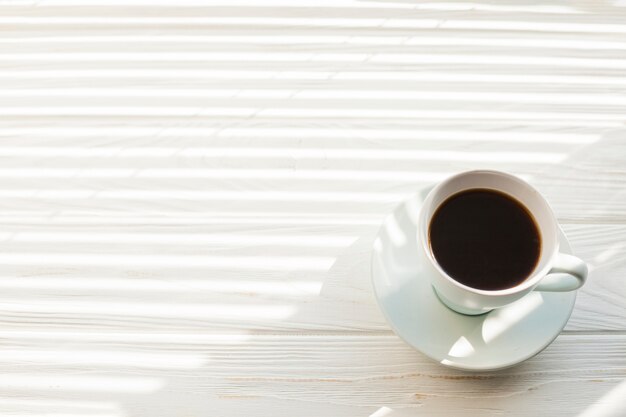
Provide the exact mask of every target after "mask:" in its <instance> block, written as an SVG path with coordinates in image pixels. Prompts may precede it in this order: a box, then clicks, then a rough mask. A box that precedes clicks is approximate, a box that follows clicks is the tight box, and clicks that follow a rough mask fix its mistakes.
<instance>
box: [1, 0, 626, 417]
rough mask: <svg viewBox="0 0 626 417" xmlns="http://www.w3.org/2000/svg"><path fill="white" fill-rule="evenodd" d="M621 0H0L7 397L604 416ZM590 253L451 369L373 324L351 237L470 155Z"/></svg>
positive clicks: (227, 412)
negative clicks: (521, 323)
mask: <svg viewBox="0 0 626 417" xmlns="http://www.w3.org/2000/svg"><path fill="white" fill-rule="evenodd" d="M625 22H626V9H624V8H623V7H619V6H618V3H617V2H610V1H601V2H587V1H576V2H563V1H559V0H555V1H550V2H547V3H546V2H542V3H533V2H527V1H514V2H506V3H502V2H494V1H490V0H486V1H481V2H430V1H417V2H402V1H397V2H376V1H352V0H337V1H332V2H330V1H315V2H313V1H308V0H306V1H302V2H296V3H294V2H284V1H282V0H265V1H263V2H261V3H259V2H250V1H247V0H237V1H236V2H224V1H219V0H206V1H197V0H181V1H176V2H174V1H171V0H159V1H157V2H147V1H145V0H130V1H128V2H119V1H104V0H96V1H94V2H90V3H89V4H88V5H86V4H83V3H79V2H76V1H74V0H60V1H58V0H55V1H47V0H43V1H37V2H30V1H19V2H9V3H5V4H1V5H0V33H1V34H2V35H1V36H0V162H1V164H0V414H1V415H2V416H5V415H6V416H22V417H26V416H29V417H34V416H44V415H45V416H47V417H78V416H93V417H147V416H150V417H159V416H176V417H189V416H200V415H212V416H213V415H215V416H249V415H267V416H270V415H271V416H277V415H278V416H282V415H285V416H286V415H299V416H319V415H332V416H355V415H356V416H370V415H373V416H374V417H383V416H387V417H406V416H423V415H428V416H450V415H464V416H500V415H507V416H508V415H511V416H520V417H523V416H532V415H551V416H563V417H565V416H568V417H569V416H571V417H608V416H622V415H623V414H624V413H626V410H625V409H624V408H623V406H622V404H623V400H622V399H623V397H624V395H626V388H625V386H626V385H624V384H625V383H624V379H625V378H626V363H625V362H624V361H625V358H626V339H625V337H626V336H625V332H626V327H625V326H626V325H625V323H626V307H625V306H626V284H625V282H626V281H625V280H624V278H625V277H626V257H625V255H626V247H625V243H624V242H626V214H625V213H626V171H625V170H624V163H625V162H626V131H625V130H624V122H625V121H626V116H624V115H625V110H626V95H625V94H624V88H625V87H626V78H625V77H624V73H625V70H626V29H625V28H626V26H625V25H624V23H625ZM479 168H483V169H484V168H489V169H500V170H505V171H508V172H511V173H514V174H517V175H519V176H521V177H522V178H524V179H526V180H528V181H529V182H531V183H532V184H533V185H535V186H536V187H537V188H538V189H539V190H540V191H541V192H542V193H543V194H544V195H545V196H546V197H547V199H548V200H549V201H550V203H551V204H552V206H553V208H554V211H555V213H556V215H557V217H558V219H559V221H560V223H561V224H562V225H563V229H564V230H565V232H566V234H567V235H568V237H569V239H570V241H571V244H572V248H573V251H574V253H575V254H577V255H578V256H580V257H582V258H583V259H585V260H586V261H587V262H588V263H589V264H590V266H591V275H590V279H589V282H588V283H587V284H586V285H585V287H584V288H583V289H582V290H581V291H580V292H579V296H578V299H577V302H576V307H575V310H574V313H573V315H572V318H571V319H570V322H569V323H568V325H567V327H566V329H565V331H564V333H563V334H562V335H561V336H560V337H559V338H558V339H557V340H556V342H555V343H554V344H553V345H551V346H550V347H549V348H548V349H547V350H546V351H544V352H543V353H541V354H540V355H538V356H537V357H535V358H533V359H532V360H530V361H528V362H527V363H524V364H522V365H520V366H517V367H514V368H512V369H509V370H505V371H501V372H496V373H477V374H468V373H463V372H458V371H452V370H448V369H445V368H443V367H441V366H440V365H438V364H435V363H432V362H430V361H429V360H427V359H426V358H425V357H423V356H422V355H420V354H419V353H417V352H415V351H413V350H412V349H411V348H409V347H408V346H406V345H405V344H403V343H402V342H401V341H400V340H399V339H398V338H397V337H396V336H394V335H393V334H392V333H391V331H390V330H389V326H388V325H387V324H386V323H385V321H384V319H383V317H382V315H381V313H380V312H379V310H378V308H377V307H376V302H375V300H374V298H373V295H372V290H371V287H370V282H369V273H370V271H369V251H370V247H371V245H372V240H373V238H374V236H375V234H376V231H377V229H378V227H379V226H380V224H381V223H382V221H383V219H384V217H385V216H386V215H387V213H389V212H390V211H391V210H392V208H393V207H395V206H396V205H397V204H398V203H399V202H401V201H403V200H404V199H405V198H407V197H408V196H410V195H411V194H413V193H415V192H416V190H419V189H421V188H422V187H425V186H428V185H430V184H433V183H434V182H437V181H440V180H441V179H443V178H445V177H447V176H448V175H451V174H453V173H456V172H460V171H463V170H469V169H479Z"/></svg>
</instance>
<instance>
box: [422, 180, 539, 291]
mask: <svg viewBox="0 0 626 417" xmlns="http://www.w3.org/2000/svg"><path fill="white" fill-rule="evenodd" d="M429 239H430V248H431V251H432V253H433V256H434V257H435V259H436V261H437V263H438V264H439V265H440V266H441V268H442V269H443V270H444V271H446V273H447V274H448V275H450V276H451V277H452V278H453V279H455V280H456V281H458V282H460V283H462V284H465V285H467V286H469V287H472V288H477V289H481V290H488V291H494V290H502V289H506V288H512V287H515V286H517V285H518V284H520V283H522V282H523V281H524V280H525V279H526V278H527V277H528V276H529V275H530V274H531V273H532V271H533V269H534V268H535V265H536V264H537V261H538V258H539V253H540V250H541V237H540V233H539V230H538V228H537V225H536V224H535V221H534V219H533V217H532V215H531V214H530V213H529V212H528V210H527V209H526V207H524V206H523V205H522V204H521V203H520V202H518V201H517V200H515V199H514V198H512V197H510V196H508V195H506V194H504V193H500V192H497V191H493V190H487V189H470V190H466V191H462V192H460V193H457V194H454V195H452V196H451V197H449V198H448V199H447V200H445V201H444V202H443V203H442V204H441V205H440V206H439V207H438V208H437V210H436V211H435V214H434V215H433V217H432V219H431V222H430V226H429Z"/></svg>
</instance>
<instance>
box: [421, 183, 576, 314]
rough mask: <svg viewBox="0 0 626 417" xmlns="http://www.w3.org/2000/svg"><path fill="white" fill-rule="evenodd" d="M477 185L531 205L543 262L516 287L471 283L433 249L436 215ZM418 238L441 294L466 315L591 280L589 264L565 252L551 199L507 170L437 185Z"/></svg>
mask: <svg viewBox="0 0 626 417" xmlns="http://www.w3.org/2000/svg"><path fill="white" fill-rule="evenodd" d="M473 188H482V189H491V190H496V191H500V192H502V193H505V194H507V195H509V196H510V197H513V198H514V199H516V200H517V201H519V202H520V203H522V204H523V205H524V206H525V207H526V208H527V209H528V211H529V212H530V213H531V214H532V216H533V217H534V220H535V223H536V224H537V226H538V229H539V232H540V235H541V250H540V254H539V260H538V262H537V264H536V266H535V269H534V270H533V271H532V273H531V274H530V275H529V276H528V278H526V280H524V281H523V282H522V283H520V284H519V285H517V286H515V287H511V288H507V289H503V290H495V291H487V290H481V289H477V288H472V287H468V286H467V285H464V284H461V283H460V282H458V281H456V280H455V279H454V278H453V277H451V276H449V275H448V274H447V273H446V272H445V271H444V270H443V269H442V268H441V266H440V265H439V264H438V263H437V261H436V260H435V257H434V255H433V253H432V251H431V247H430V242H429V227H430V221H431V219H432V216H433V214H434V213H435V211H436V210H437V208H438V207H439V206H440V205H441V203H443V202H444V201H445V200H446V199H448V198H449V197H450V196H452V195H454V194H456V193H458V192H461V191H465V190H469V189H473ZM417 241H418V242H420V248H421V249H420V250H422V251H423V254H424V255H425V259H426V262H424V264H425V267H426V268H429V269H430V274H428V275H429V276H431V277H432V285H433V287H434V289H435V291H436V293H437V295H438V296H439V298H440V299H441V301H442V302H443V303H444V304H446V305H447V306H448V307H449V308H451V309H452V310H455V311H457V312H459V313H462V314H470V315H474V314H483V313H486V312H488V311H491V310H493V309H495V308H499V307H502V306H505V305H507V304H510V303H512V302H514V301H517V300H519V299H520V298H522V297H523V296H525V295H526V294H528V293H529V292H531V291H574V290H576V289H578V288H580V287H581V286H582V285H583V284H584V283H585V280H586V279H587V265H586V264H585V262H583V261H582V260H580V259H579V258H577V257H575V256H572V255H568V254H564V253H560V252H559V226H558V223H557V221H556V218H555V217H554V214H553V213H552V209H551V208H550V206H549V205H548V202H547V201H546V200H545V199H544V198H543V196H542V195H541V194H539V192H538V191H537V190H535V189H534V188H533V187H531V186H530V185H529V184H528V183H526V182H525V181H522V180H521V179H519V178H517V177H514V176H513V175H509V174H506V173H504V172H499V171H468V172H464V173H461V174H458V175H455V176H453V177H450V178H448V179H447V180H445V181H443V182H441V183H439V184H438V185H436V186H435V187H434V188H433V189H432V190H431V191H430V192H429V193H428V195H427V196H426V199H425V200H424V204H423V206H422V209H421V212H420V214H419V221H418V228H417Z"/></svg>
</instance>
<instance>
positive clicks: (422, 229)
mask: <svg viewBox="0 0 626 417" xmlns="http://www.w3.org/2000/svg"><path fill="white" fill-rule="evenodd" d="M475 174H489V175H495V176H501V177H506V178H507V179H510V180H512V181H515V182H517V183H518V184H521V185H522V186H524V187H526V188H528V189H530V190H531V191H532V192H533V193H535V194H536V195H537V196H538V198H540V199H541V200H542V202H543V203H544V205H545V207H546V209H547V211H548V213H549V215H550V219H551V220H552V221H551V223H552V229H553V230H548V231H547V232H548V233H552V234H553V235H555V236H556V235H558V223H557V220H556V217H555V216H554V212H553V211H552V208H551V207H550V204H548V201H547V200H546V199H545V198H544V197H543V195H541V193H540V192H539V191H537V190H536V189H535V188H534V187H533V186H532V185H530V184H529V183H528V182H526V181H524V180H522V179H521V178H518V177H516V176H515V175H512V174H508V173H506V172H502V171H496V170H488V169H480V170H471V171H464V172H461V173H458V174H455V175H452V176H450V177H448V178H446V179H445V180H443V181H441V182H440V183H438V184H437V185H435V186H434V187H433V188H432V189H431V190H430V192H429V193H428V195H427V196H426V199H425V200H424V205H423V206H422V210H421V212H420V217H419V227H418V233H419V234H420V235H421V236H419V237H418V240H420V241H421V242H420V243H421V246H422V249H423V250H424V252H425V253H426V256H427V258H428V260H429V261H430V262H431V264H432V265H433V267H434V268H435V269H436V270H437V272H439V273H440V274H441V276H442V277H444V278H445V279H446V280H447V281H448V282H450V283H451V284H452V285H454V286H456V287H458V288H460V289H462V290H465V291H469V292H472V293H474V294H479V295H487V296H504V295H512V294H517V293H520V292H524V291H525V290H528V289H532V287H534V286H535V285H537V284H538V283H539V281H540V280H541V279H542V278H543V277H544V276H545V275H546V274H547V273H548V271H549V270H550V269H551V262H546V264H545V265H544V266H543V267H542V268H541V269H539V270H535V271H533V272H532V274H531V275H530V276H529V277H528V278H526V279H525V280H524V281H523V282H521V283H520V284H518V285H516V286H514V287H510V288H505V289H502V290H481V289H479V288H474V287H470V286H467V285H465V284H462V283H460V282H458V281H457V280H455V279H454V278H452V277H451V276H450V275H448V273H446V271H444V270H443V268H441V266H440V265H439V263H438V262H437V260H436V259H435V257H434V255H433V253H432V251H431V250H430V245H429V236H428V229H429V222H428V221H427V220H428V219H426V218H425V217H426V210H425V208H426V207H428V206H430V205H432V199H433V198H434V196H435V195H436V194H437V192H438V191H440V190H441V189H442V188H443V187H444V186H445V185H446V184H448V183H449V182H451V181H452V180H454V179H457V178H459V177H464V176H470V175H475ZM473 188H478V187H472V188H467V189H468V190H470V189H473ZM497 191H500V192H503V193H506V194H508V193H507V192H506V190H502V189H497ZM455 194H456V193H455ZM512 198H514V197H512ZM516 200H517V199H516ZM444 201H445V200H444ZM520 203H521V204H523V205H524V207H525V208H526V209H527V210H528V212H529V213H531V215H533V217H534V214H533V213H532V212H531V211H530V209H528V207H527V206H526V204H525V203H524V202H523V201H520ZM433 213H434V211H433ZM540 232H541V233H542V236H543V229H540ZM543 241H545V239H543V237H542V243H543ZM555 242H556V243H555V244H554V245H553V247H552V249H551V250H550V251H549V252H548V253H547V254H546V255H544V256H541V255H540V257H539V259H538V260H537V264H539V263H540V262H541V261H542V259H543V258H544V257H547V258H548V259H554V257H555V256H556V254H557V253H558V251H559V243H558V240H555Z"/></svg>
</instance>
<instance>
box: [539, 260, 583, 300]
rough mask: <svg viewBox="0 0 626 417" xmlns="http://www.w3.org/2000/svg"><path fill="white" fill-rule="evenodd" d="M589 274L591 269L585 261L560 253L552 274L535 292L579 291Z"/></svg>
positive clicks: (541, 282)
mask: <svg viewBox="0 0 626 417" xmlns="http://www.w3.org/2000/svg"><path fill="white" fill-rule="evenodd" d="M588 273H589V269H588V268H587V264H586V263H585V262H584V261H583V260H581V259H579V258H577V257H575V256H572V255H568V254H566V253H559V254H558V255H557V258H556V261H555V262H554V266H553V267H552V269H551V270H550V273H549V274H548V275H546V276H545V277H544V278H543V279H542V280H541V281H539V285H537V286H536V287H535V291H550V292H565V291H574V290H577V289H579V288H580V287H582V286H583V284H584V283H585V281H586V280H587V274H588Z"/></svg>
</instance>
